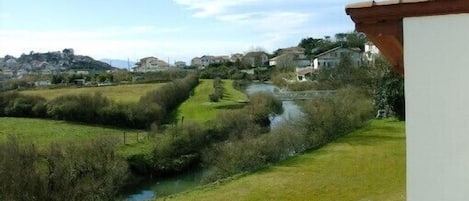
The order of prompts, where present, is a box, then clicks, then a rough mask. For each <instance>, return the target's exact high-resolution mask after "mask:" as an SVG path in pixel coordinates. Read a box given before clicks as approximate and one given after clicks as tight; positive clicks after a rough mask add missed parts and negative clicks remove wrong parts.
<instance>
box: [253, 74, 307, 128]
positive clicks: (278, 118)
mask: <svg viewBox="0 0 469 201" xmlns="http://www.w3.org/2000/svg"><path fill="white" fill-rule="evenodd" d="M275 89H276V87H275V86H274V85H272V84H265V83H255V84H251V85H249V87H247V88H246V93H247V94H248V95H250V94H253V93H256V92H267V93H274V90H275ZM282 107H283V113H282V114H280V115H272V116H271V117H270V128H271V129H274V128H276V127H277V126H278V125H280V123H282V122H286V121H291V120H294V119H295V118H298V117H300V116H301V115H302V114H303V112H301V110H300V107H299V106H298V105H297V104H296V103H295V102H294V101H283V102H282Z"/></svg>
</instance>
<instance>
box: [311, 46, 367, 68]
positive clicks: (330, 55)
mask: <svg viewBox="0 0 469 201" xmlns="http://www.w3.org/2000/svg"><path fill="white" fill-rule="evenodd" d="M346 55H347V56H349V58H350V60H351V61H352V63H353V64H354V65H356V66H360V65H361V64H362V60H363V56H362V55H363V54H362V51H361V50H360V48H345V47H336V48H333V49H330V50H328V51H325V52H323V53H320V54H318V55H316V56H315V57H314V59H313V67H314V69H321V68H334V67H336V66H337V65H339V63H340V60H341V58H343V57H344V56H346Z"/></svg>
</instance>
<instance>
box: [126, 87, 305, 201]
mask: <svg viewBox="0 0 469 201" xmlns="http://www.w3.org/2000/svg"><path fill="white" fill-rule="evenodd" d="M275 88H276V87H275V86H274V85H271V84H265V83H254V84H251V85H249V86H248V87H247V88H246V94H248V95H251V94H254V93H256V92H267V93H273V92H274V90H275ZM282 106H283V111H284V112H283V113H282V114H280V115H272V116H271V118H270V121H271V123H270V127H271V129H275V128H276V127H277V126H278V125H279V124H280V123H282V122H285V121H289V120H292V119H293V118H296V117H299V116H300V115H301V114H302V112H301V110H300V108H299V106H298V105H297V104H295V102H294V101H283V102H282ZM202 175H203V170H201V169H198V170H194V171H189V172H186V173H184V174H180V175H177V176H174V177H171V178H166V179H163V180H159V181H158V182H156V181H148V182H145V184H142V185H140V186H139V187H137V189H138V190H135V191H134V192H132V193H131V194H130V195H129V196H128V197H127V200H128V201H144V200H150V199H153V198H156V197H161V196H167V195H171V194H175V193H179V192H183V191H186V190H189V189H192V188H195V187H197V186H199V185H200V180H201V179H202Z"/></svg>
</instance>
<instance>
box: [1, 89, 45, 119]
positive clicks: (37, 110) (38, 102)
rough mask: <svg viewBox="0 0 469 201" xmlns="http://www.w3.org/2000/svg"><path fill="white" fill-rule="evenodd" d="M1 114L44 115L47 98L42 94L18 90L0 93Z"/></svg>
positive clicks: (16, 115) (17, 115)
mask: <svg viewBox="0 0 469 201" xmlns="http://www.w3.org/2000/svg"><path fill="white" fill-rule="evenodd" d="M0 116H12V117H44V116H46V100H45V99H44V98H43V97H40V96H30V95H23V94H20V93H18V92H4V93H0Z"/></svg>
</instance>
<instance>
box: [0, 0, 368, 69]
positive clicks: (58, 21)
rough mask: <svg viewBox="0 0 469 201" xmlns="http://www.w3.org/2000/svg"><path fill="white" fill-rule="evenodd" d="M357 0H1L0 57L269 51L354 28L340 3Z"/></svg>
mask: <svg viewBox="0 0 469 201" xmlns="http://www.w3.org/2000/svg"><path fill="white" fill-rule="evenodd" d="M356 1H357V0H40V1H39V0H0V57H3V56H4V55H7V54H8V55H13V56H15V57H18V56H20V55H21V54H22V53H26V54H28V53H29V52H30V51H34V52H49V51H61V50H63V49H65V48H73V49H74V50H75V54H79V55H88V56H91V57H93V58H95V59H104V58H107V59H122V60H127V59H130V60H132V61H136V60H138V59H140V58H143V57H147V56H154V57H157V58H160V59H162V60H169V61H170V63H173V62H174V61H178V60H180V61H186V62H190V60H191V59H192V58H193V57H196V56H202V55H230V54H234V53H246V52H249V51H250V50H254V49H259V48H262V49H264V50H266V51H267V52H273V51H275V50H276V49H279V48H286V47H291V46H296V45H298V43H299V42H300V41H301V39H303V38H307V37H314V38H323V37H324V36H326V35H328V36H332V37H333V36H334V35H335V34H336V33H339V32H350V31H353V30H354V24H353V22H352V20H351V19H350V18H349V16H347V15H346V14H345V6H346V5H347V4H349V3H353V2H356ZM359 1H360V0H359ZM362 1H363V0H362Z"/></svg>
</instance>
